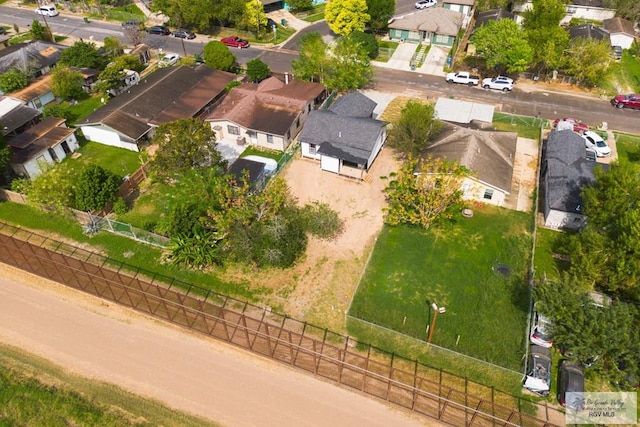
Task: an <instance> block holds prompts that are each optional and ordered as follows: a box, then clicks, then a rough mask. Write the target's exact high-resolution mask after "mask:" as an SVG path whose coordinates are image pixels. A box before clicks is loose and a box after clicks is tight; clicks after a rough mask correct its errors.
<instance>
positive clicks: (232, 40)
mask: <svg viewBox="0 0 640 427" xmlns="http://www.w3.org/2000/svg"><path fill="white" fill-rule="evenodd" d="M220 41H221V42H222V43H224V44H226V45H227V46H229V47H237V48H238V49H244V48H247V47H249V42H248V41H246V40H245V39H241V38H240V37H238V36H231V37H225V38H223V39H222V40H220Z"/></svg>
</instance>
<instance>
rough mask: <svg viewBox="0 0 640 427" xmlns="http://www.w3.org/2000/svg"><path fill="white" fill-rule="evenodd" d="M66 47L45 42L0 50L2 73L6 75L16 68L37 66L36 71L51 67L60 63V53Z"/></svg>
mask: <svg viewBox="0 0 640 427" xmlns="http://www.w3.org/2000/svg"><path fill="white" fill-rule="evenodd" d="M66 47H67V46H63V45H59V44H55V43H47V42H43V41H33V42H25V43H17V44H15V45H13V46H9V47H7V48H5V49H2V50H0V73H6V72H7V71H9V70H11V69H12V68H16V67H20V68H29V67H31V66H35V67H36V69H41V68H44V67H50V66H52V65H54V64H57V63H58V61H59V60H60V52H62V50H63V49H66Z"/></svg>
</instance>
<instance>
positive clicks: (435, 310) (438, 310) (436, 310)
mask: <svg viewBox="0 0 640 427" xmlns="http://www.w3.org/2000/svg"><path fill="white" fill-rule="evenodd" d="M431 308H432V309H433V320H432V321H431V326H430V327H429V338H427V344H430V343H431V338H433V331H435V329H436V319H437V318H438V313H445V312H446V311H447V309H446V308H445V307H438V304H436V303H435V302H434V303H433V304H431Z"/></svg>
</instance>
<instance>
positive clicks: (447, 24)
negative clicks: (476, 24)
mask: <svg viewBox="0 0 640 427" xmlns="http://www.w3.org/2000/svg"><path fill="white" fill-rule="evenodd" d="M463 19H464V16H463V15H462V13H460V12H454V11H453V10H449V9H445V8H443V7H435V8H431V9H424V10H419V11H417V12H413V13H410V14H408V15H404V16H402V17H399V18H396V19H395V20H393V22H391V23H390V24H389V28H397V29H401V30H413V31H428V32H431V33H435V32H437V33H438V34H441V35H445V36H457V35H458V31H460V27H461V26H462V21H463Z"/></svg>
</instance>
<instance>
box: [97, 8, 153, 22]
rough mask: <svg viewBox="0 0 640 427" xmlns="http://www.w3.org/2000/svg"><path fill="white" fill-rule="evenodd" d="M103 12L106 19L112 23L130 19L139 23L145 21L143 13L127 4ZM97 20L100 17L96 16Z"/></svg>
mask: <svg viewBox="0 0 640 427" xmlns="http://www.w3.org/2000/svg"><path fill="white" fill-rule="evenodd" d="M103 7H104V6H103ZM103 10H105V11H106V12H107V16H108V18H109V19H110V20H114V21H122V22H125V21H129V20H131V19H137V20H138V21H140V22H144V21H145V20H146V17H145V16H144V13H143V12H142V11H141V10H140V8H139V7H138V6H136V5H135V4H127V5H124V6H119V7H112V8H108V9H103ZM98 18H101V17H100V16H98Z"/></svg>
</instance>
